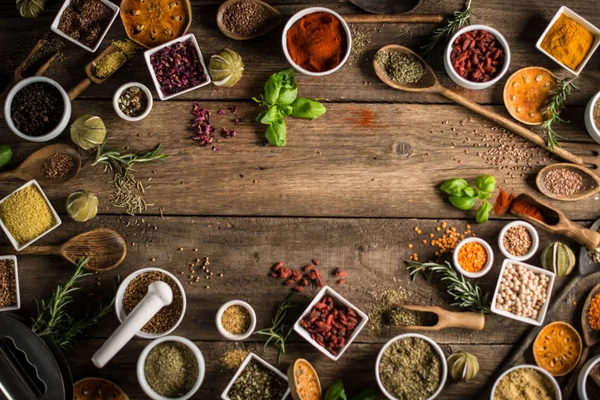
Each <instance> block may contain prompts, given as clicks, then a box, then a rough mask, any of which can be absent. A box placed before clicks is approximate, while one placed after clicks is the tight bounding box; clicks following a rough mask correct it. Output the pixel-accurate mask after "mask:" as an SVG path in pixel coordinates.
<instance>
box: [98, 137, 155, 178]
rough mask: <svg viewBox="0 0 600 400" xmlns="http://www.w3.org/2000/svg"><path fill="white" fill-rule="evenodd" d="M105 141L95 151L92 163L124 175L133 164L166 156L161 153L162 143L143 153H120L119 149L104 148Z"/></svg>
mask: <svg viewBox="0 0 600 400" xmlns="http://www.w3.org/2000/svg"><path fill="white" fill-rule="evenodd" d="M105 145H106V142H104V143H102V144H101V145H100V146H98V150H97V152H96V160H95V161H94V163H93V164H92V165H97V164H105V165H107V166H108V168H109V169H111V170H113V169H114V170H116V171H117V172H118V173H119V174H120V175H125V172H126V171H128V170H129V169H130V168H131V167H132V166H133V164H136V163H146V162H151V161H157V160H162V159H164V158H167V156H166V155H165V154H162V153H161V151H162V144H158V145H157V146H156V148H155V149H154V150H152V151H147V152H145V153H139V154H136V153H126V154H121V153H120V152H119V150H114V149H113V150H104V146H105Z"/></svg>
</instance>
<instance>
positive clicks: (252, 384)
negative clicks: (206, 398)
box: [227, 360, 288, 400]
mask: <svg viewBox="0 0 600 400" xmlns="http://www.w3.org/2000/svg"><path fill="white" fill-rule="evenodd" d="M287 388H288V383H287V381H286V380H285V379H283V378H282V377H281V376H279V375H277V374H276V373H275V372H273V371H271V370H270V369H268V368H266V367H265V366H263V365H262V364H259V363H258V362H256V361H254V360H252V361H250V362H249V363H248V365H247V366H246V368H244V370H243V371H242V373H241V374H240V376H239V377H238V378H237V379H236V380H235V382H234V383H233V385H232V386H231V389H230V390H229V392H228V393H227V397H229V398H230V399H231V400H280V399H281V398H283V395H284V394H285V392H286V390H287Z"/></svg>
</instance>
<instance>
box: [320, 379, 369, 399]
mask: <svg viewBox="0 0 600 400" xmlns="http://www.w3.org/2000/svg"><path fill="white" fill-rule="evenodd" d="M378 395H379V392H378V391H377V390H375V389H366V390H363V391H362V392H360V393H359V394H357V395H356V396H354V397H352V398H350V400H376V399H377V396H378ZM324 400H348V397H347V396H346V391H345V390H344V382H342V381H341V380H338V381H336V382H335V383H334V384H333V385H331V386H330V387H329V390H327V393H326V394H325V397H324Z"/></svg>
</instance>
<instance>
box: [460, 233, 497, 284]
mask: <svg viewBox="0 0 600 400" xmlns="http://www.w3.org/2000/svg"><path fill="white" fill-rule="evenodd" d="M467 243H479V244H480V245H482V246H483V248H484V249H485V252H486V253H487V262H486V263H485V265H484V266H483V268H482V269H481V271H479V272H469V271H465V270H464V269H463V267H461V266H460V263H459V262H458V252H459V251H460V249H461V248H462V247H463V246H464V245H465V244H467ZM452 261H453V263H454V267H455V268H456V270H457V271H458V272H460V274H461V275H463V276H465V277H467V278H481V277H482V276H484V275H485V274H487V273H488V272H490V270H491V269H492V267H493V266H494V251H493V250H492V248H491V246H490V245H489V244H488V242H486V241H485V240H483V239H479V238H474V237H472V238H468V239H464V240H461V241H460V243H459V244H458V246H456V248H455V249H454V252H453V253H452Z"/></svg>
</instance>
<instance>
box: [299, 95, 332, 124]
mask: <svg viewBox="0 0 600 400" xmlns="http://www.w3.org/2000/svg"><path fill="white" fill-rule="evenodd" d="M292 109H293V112H292V114H291V115H292V116H293V117H298V118H307V119H315V118H317V117H320V116H321V115H323V114H325V111H327V110H326V109H325V106H324V105H323V104H321V103H319V102H318V101H315V100H311V99H307V98H306V97H298V98H297V99H296V100H294V102H293V103H292Z"/></svg>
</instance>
